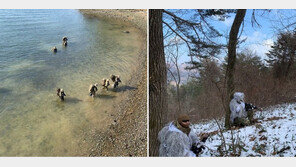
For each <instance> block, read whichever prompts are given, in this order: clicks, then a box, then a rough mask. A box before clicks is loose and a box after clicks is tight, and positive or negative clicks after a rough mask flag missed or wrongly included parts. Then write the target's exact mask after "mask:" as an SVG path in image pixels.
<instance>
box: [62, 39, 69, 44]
mask: <svg viewBox="0 0 296 167" xmlns="http://www.w3.org/2000/svg"><path fill="white" fill-rule="evenodd" d="M62 40H63V45H64V46H67V45H68V38H67V37H63V39H62Z"/></svg>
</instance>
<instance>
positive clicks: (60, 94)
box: [57, 88, 66, 101]
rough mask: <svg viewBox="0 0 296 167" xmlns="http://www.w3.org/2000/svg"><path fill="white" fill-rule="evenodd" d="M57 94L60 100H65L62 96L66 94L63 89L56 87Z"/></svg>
mask: <svg viewBox="0 0 296 167" xmlns="http://www.w3.org/2000/svg"><path fill="white" fill-rule="evenodd" d="M57 96H59V98H60V99H61V100H62V101H64V100H65V98H64V97H65V96H66V94H65V92H64V90H63V89H60V88H58V89H57Z"/></svg>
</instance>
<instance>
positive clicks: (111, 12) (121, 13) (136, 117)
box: [79, 9, 147, 157]
mask: <svg viewBox="0 0 296 167" xmlns="http://www.w3.org/2000/svg"><path fill="white" fill-rule="evenodd" d="M79 11H80V12H81V13H82V14H83V15H85V16H87V17H95V18H98V19H103V20H105V21H112V22H118V23H120V24H123V25H124V24H129V25H132V26H134V27H136V28H137V29H139V30H140V32H141V34H140V36H141V42H142V44H141V49H140V52H139V54H138V55H139V57H138V60H137V61H138V63H137V67H136V70H135V71H133V73H132V76H133V77H132V78H130V79H129V81H128V82H127V83H129V86H131V87H134V88H136V89H133V90H129V91H126V93H125V94H124V95H123V96H124V97H125V100H123V101H121V102H120V104H118V106H114V109H115V111H116V112H115V113H116V114H117V115H116V116H115V117H116V120H114V122H113V123H111V124H110V126H109V130H107V131H106V132H96V133H95V134H94V136H93V137H92V138H93V140H94V141H95V143H96V145H95V146H94V147H93V148H92V149H91V150H90V154H89V156H112V157H115V156H147V10H142V9H135V10H132V9H83V10H79Z"/></svg>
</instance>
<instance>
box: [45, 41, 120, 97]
mask: <svg viewBox="0 0 296 167" xmlns="http://www.w3.org/2000/svg"><path fill="white" fill-rule="evenodd" d="M62 42H63V46H65V47H66V46H67V45H68V37H66V36H64V37H63V38H62ZM51 50H52V51H53V52H54V53H56V52H57V51H58V49H57V47H55V46H54V47H53V48H52V49H51ZM110 79H111V81H113V82H114V85H113V88H114V89H115V88H117V87H118V86H119V82H121V80H120V76H119V75H113V74H112V75H110ZM98 85H99V84H98V83H95V84H91V85H90V87H89V96H91V97H93V98H94V97H95V95H96V92H97V91H98ZM101 86H103V88H102V89H106V90H107V91H108V87H109V86H110V81H109V79H106V78H104V79H103V80H102V83H101ZM57 96H58V97H59V98H60V99H61V100H62V101H64V100H65V96H66V94H65V92H64V90H63V89H61V88H58V89H57Z"/></svg>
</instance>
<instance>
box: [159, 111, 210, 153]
mask: <svg viewBox="0 0 296 167" xmlns="http://www.w3.org/2000/svg"><path fill="white" fill-rule="evenodd" d="M189 126H190V122H189V116H188V115H180V116H179V117H178V119H177V121H173V122H170V123H169V124H167V125H166V126H165V127H164V128H163V129H162V130H161V131H160V132H159V133H158V140H159V141H160V147H159V156H161V157H196V156H198V154H199V153H200V152H201V150H202V149H203V148H204V146H203V142H204V141H205V140H206V139H207V136H204V137H203V139H202V141H200V140H199V139H198V137H197V135H195V134H194V133H193V132H192V130H191V129H190V127H189Z"/></svg>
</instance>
